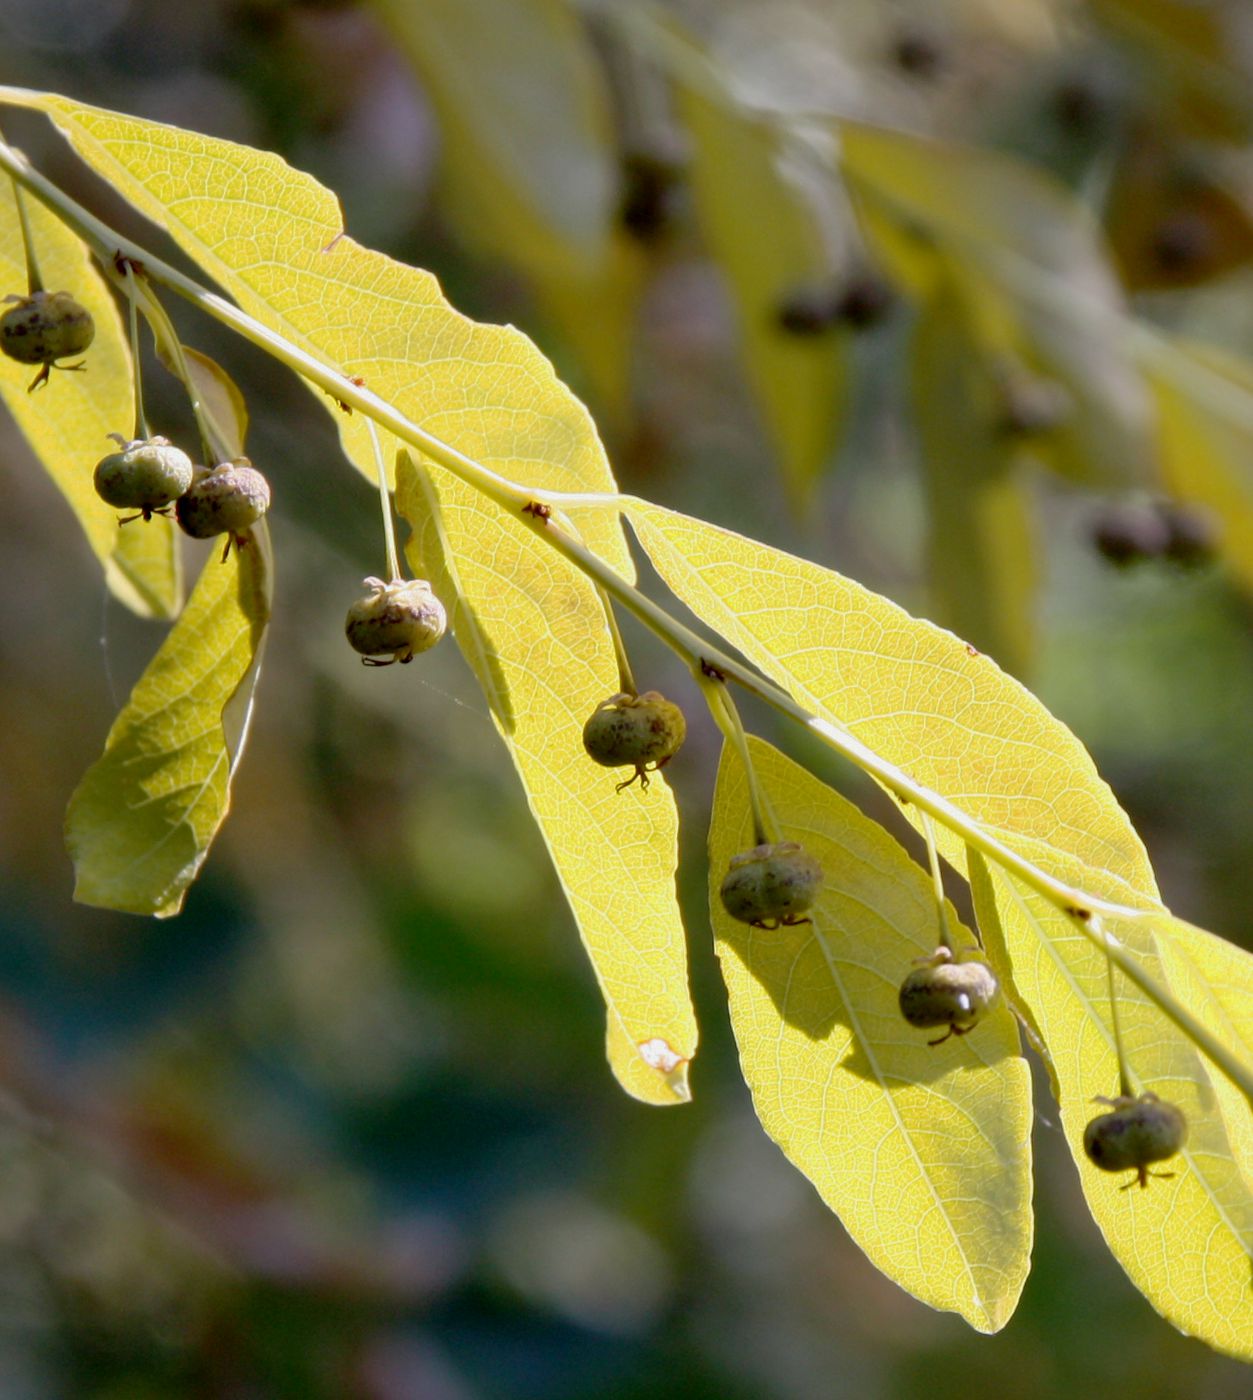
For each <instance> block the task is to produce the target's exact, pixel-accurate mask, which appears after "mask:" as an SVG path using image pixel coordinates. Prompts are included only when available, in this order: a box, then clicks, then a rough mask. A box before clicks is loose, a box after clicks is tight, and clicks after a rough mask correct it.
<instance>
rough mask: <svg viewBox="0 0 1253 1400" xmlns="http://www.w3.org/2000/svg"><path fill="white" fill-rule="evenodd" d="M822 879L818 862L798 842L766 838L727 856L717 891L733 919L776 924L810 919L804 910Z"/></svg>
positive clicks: (743, 921) (816, 894)
mask: <svg viewBox="0 0 1253 1400" xmlns="http://www.w3.org/2000/svg"><path fill="white" fill-rule="evenodd" d="M822 881H823V871H822V866H821V865H820V864H819V863H818V861H817V860H815V858H814V857H813V856H811V855H810V854H809V852H808V851H807V850H806V849H805V848H804V847H803V846H801V845H800V844H799V843H798V842H796V841H775V842H767V843H766V844H764V845H761V846H754V847H753V849H752V850H751V851H741V852H740V854H739V855H737V856H733V857H732V858H731V864H730V866H729V867H728V869H727V873H726V876H725V878H724V879H723V881H722V887H721V889H720V890H719V894H720V895H721V898H722V907H723V908H724V909H725V910H726V911H727V913H728V914H730V916H731V917H732V918H733V919H738V920H739V922H740V923H742V924H753V925H754V926H756V927H757V928H778V927H779V925H780V924H803V923H808V922H809V921H808V919H806V918H804V917H803V916H804V914H805V911H806V910H807V909H809V908H811V907H812V905H813V902H814V900H815V899H817V898H818V891H819V890H820V889H821V888H822Z"/></svg>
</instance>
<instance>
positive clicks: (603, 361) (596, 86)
mask: <svg viewBox="0 0 1253 1400" xmlns="http://www.w3.org/2000/svg"><path fill="white" fill-rule="evenodd" d="M373 3H374V8H375V9H376V10H377V11H378V13H379V14H380V16H381V17H382V19H383V22H384V23H385V24H386V25H387V27H388V28H389V29H390V30H391V32H392V34H393V35H394V36H395V38H396V41H397V43H398V44H399V45H400V48H401V50H402V52H404V53H405V54H406V55H407V56H408V58H409V59H410V61H411V62H412V63H413V65H414V67H415V68H416V69H417V71H418V73H419V74H420V75H421V79H422V85H423V90H424V91H425V93H426V94H427V96H428V97H429V98H430V100H431V103H432V105H433V106H434V108H435V111H436V114H437V116H438V118H439V126H440V138H441V140H440V145H441V161H442V164H441V174H442V178H443V181H444V184H445V188H446V192H447V195H448V199H449V207H450V209H451V210H452V212H453V215H454V217H455V218H456V220H457V224H458V227H459V228H460V229H461V230H462V232H463V234H464V236H465V238H466V239H467V241H468V242H469V244H470V245H471V246H472V247H478V248H480V249H481V250H483V251H484V252H485V253H486V254H488V255H489V256H491V257H493V258H499V259H501V260H502V261H504V262H505V263H506V264H507V265H509V266H512V267H515V268H518V269H519V270H520V271H521V272H522V273H523V274H524V275H525V276H526V277H527V278H528V279H529V280H530V281H531V283H532V284H533V285H534V286H535V288H536V290H537V292H538V294H539V297H540V301H541V303H542V304H543V306H544V307H545V309H546V310H547V311H548V312H549V314H550V315H552V316H553V317H554V319H555V320H556V321H557V323H558V325H559V326H560V327H561V330H562V332H563V334H564V335H565V336H566V337H567V338H568V339H569V341H570V343H571V345H572V346H573V347H574V349H575V351H576V352H577V355H578V358H579V360H580V361H581V363H582V366H583V368H584V370H585V372H587V373H588V376H589V379H590V380H591V382H592V383H593V384H594V386H595V388H596V390H597V392H598V393H600V394H601V395H602V396H603V397H604V398H605V401H606V403H607V405H608V406H609V407H610V408H611V409H612V410H613V411H614V412H615V413H616V414H618V415H619V416H620V417H621V416H624V415H625V411H626V405H627V401H628V393H629V372H630V347H631V338H632V337H631V326H632V322H633V320H634V314H635V305H636V300H637V295H638V291H639V287H640V283H641V279H642V275H643V265H642V260H641V258H640V256H639V254H638V251H637V250H636V249H635V248H634V247H632V246H631V245H630V243H629V241H628V240H627V239H625V238H624V237H623V236H621V234H620V232H619V230H618V229H617V228H616V225H615V215H616V205H617V199H618V167H617V158H616V154H615V151H614V146H613V139H612V123H611V118H610V112H609V103H608V95H607V93H606V91H605V87H604V79H603V77H602V75H601V72H600V69H599V67H598V65H597V63H596V61H595V57H594V55H593V53H592V51H591V48H590V46H589V44H588V41H587V39H586V37H585V35H584V33H583V32H582V28H581V26H580V23H579V21H578V19H577V18H576V17H575V15H574V13H573V11H572V9H571V7H570V6H569V4H567V3H566V0H477V3H475V4H473V5H467V4H464V3H462V0H424V2H423V3H422V4H420V5H414V4H410V3H408V0H373Z"/></svg>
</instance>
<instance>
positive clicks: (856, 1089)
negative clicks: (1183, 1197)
mask: <svg viewBox="0 0 1253 1400" xmlns="http://www.w3.org/2000/svg"><path fill="white" fill-rule="evenodd" d="M749 746H750V751H751V754H752V758H753V761H754V764H755V765H756V768H757V773H758V777H759V779H760V781H761V783H762V786H763V787H764V789H765V792H766V794H767V797H768V800H769V802H770V804H771V806H772V808H773V810H774V813H775V815H776V817H777V819H778V821H779V825H780V830H781V833H782V835H783V836H784V837H785V838H786V839H790V840H795V841H799V842H801V843H802V844H803V845H804V847H805V849H806V850H807V851H809V852H810V853H811V854H812V855H814V856H816V857H817V858H818V859H819V860H820V861H821V862H822V865H823V868H824V870H825V872H826V881H825V884H824V887H823V891H822V894H821V896H820V898H819V901H818V904H817V905H816V907H815V908H814V909H813V910H812V911H811V913H812V919H813V921H812V923H803V924H798V925H796V926H795V927H790V928H789V927H783V928H779V929H776V930H773V931H768V930H764V929H755V928H751V927H749V926H747V925H744V924H740V923H737V922H736V921H735V920H733V919H731V918H730V917H729V916H728V915H727V913H726V912H725V910H724V909H723V908H722V903H721V900H720V899H719V898H718V886H719V884H720V882H721V879H722V876H723V874H724V872H725V871H726V869H727V865H728V862H729V861H730V859H731V857H732V855H734V854H735V853H736V852H737V851H742V850H744V849H745V848H747V847H749V846H751V845H752V844H753V827H752V820H751V816H750V809H749V804H748V792H747V784H746V782H745V780H744V772H743V768H742V766H741V764H740V762H739V759H738V758H737V756H736V755H735V754H734V752H732V751H731V750H729V749H725V750H724V751H723V757H722V766H721V768H720V770H719V774H718V786H717V790H716V792H715V796H714V812H713V825H712V828H711V831H710V838H709V857H710V906H711V909H712V917H713V925H714V933H715V936H716V939H717V948H718V955H719V957H720V958H721V960H722V969H723V975H724V977H725V979H726V983H727V989H728V993H729V996H730V1006H731V1023H732V1026H733V1028H734V1030H735V1036H736V1041H737V1043H738V1045H739V1051H740V1063H741V1065H742V1067H743V1070H744V1075H745V1078H746V1079H747V1081H748V1084H749V1087H750V1088H751V1090H752V1092H753V1101H754V1104H755V1105H756V1108H757V1112H758V1114H759V1116H760V1117H761V1120H762V1123H763V1124H764V1126H765V1128H766V1131H767V1132H769V1134H770V1135H771V1137H773V1138H774V1139H775V1141H776V1142H778V1143H779V1145H780V1147H782V1149H783V1150H784V1152H785V1153H786V1154H787V1156H788V1157H789V1158H790V1159H791V1161H792V1162H794V1163H795V1165H796V1166H797V1167H799V1168H800V1170H801V1171H802V1172H804V1173H805V1175H806V1176H808V1177H809V1178H810V1180H811V1181H812V1182H813V1183H814V1185H815V1186H816V1187H817V1188H818V1191H819V1192H820V1194H821V1195H822V1198H823V1200H824V1201H825V1202H826V1203H827V1204H828V1205H829V1206H830V1207H831V1208H832V1210H834V1211H835V1212H836V1213H837V1214H838V1215H839V1216H840V1219H841V1220H842V1221H843V1222H844V1224H845V1226H846V1227H847V1229H848V1231H849V1233H850V1234H851V1235H852V1237H853V1238H854V1239H855V1240H856V1241H857V1243H858V1244H859V1245H860V1246H861V1247H862V1248H863V1249H864V1250H865V1251H866V1253H867V1254H868V1255H869V1256H870V1259H871V1260H872V1261H873V1263H874V1264H875V1265H877V1266H878V1267H879V1268H880V1269H882V1270H883V1271H884V1272H885V1273H886V1274H887V1275H888V1276H889V1277H890V1278H892V1279H893V1280H895V1282H897V1283H898V1284H900V1286H901V1287H902V1288H905V1289H907V1290H908V1291H909V1292H910V1293H913V1294H914V1295H915V1296H916V1297H918V1298H921V1299H922V1301H923V1302H925V1303H929V1304H930V1305H931V1306H932V1307H935V1308H943V1309H946V1310H949V1311H953V1312H958V1313H960V1314H961V1315H962V1316H963V1317H964V1318H965V1319H966V1321H967V1322H969V1323H970V1324H971V1326H972V1327H976V1328H978V1329H979V1330H980V1331H982V1332H995V1331H997V1330H999V1329H1000V1328H1001V1327H1003V1326H1004V1325H1005V1323H1006V1322H1007V1321H1008V1320H1009V1317H1010V1315H1011V1314H1012V1312H1013V1310H1014V1306H1015V1304H1016V1303H1017V1301H1018V1295H1019V1293H1020V1292H1021V1289H1022V1285H1023V1282H1024V1280H1025V1278H1026V1276H1027V1271H1028V1268H1029V1254H1030V1249H1031V1236H1032V1215H1031V1084H1030V1076H1029V1074H1028V1071H1027V1066H1026V1062H1025V1061H1024V1060H1023V1059H1022V1058H1021V1056H1020V1055H1019V1053H1018V1034H1017V1029H1016V1026H1015V1024H1014V1020H1013V1017H1012V1016H1011V1015H1010V1014H1009V1012H1008V1011H1007V1010H1005V1009H1004V1007H1001V1008H998V1009H997V1010H996V1011H995V1012H993V1013H992V1014H990V1015H989V1016H987V1018H986V1019H985V1020H984V1021H983V1022H981V1023H980V1024H979V1026H978V1027H977V1028H976V1029H975V1030H974V1031H973V1032H972V1033H970V1034H969V1035H965V1036H962V1037H956V1036H954V1037H951V1038H950V1039H948V1040H946V1041H945V1042H944V1043H943V1044H941V1045H929V1044H928V1043H927V1039H928V1037H927V1033H926V1032H924V1031H919V1030H916V1029H914V1028H912V1027H910V1026H908V1025H907V1024H906V1023H905V1022H904V1020H903V1019H902V1018H901V1014H900V1010H899V1008H898V1005H897V989H898V987H899V985H900V982H901V981H902V979H903V978H904V977H905V975H906V974H907V973H908V972H909V970H910V966H911V962H912V960H913V959H915V958H918V957H920V956H926V955H927V954H929V953H931V952H932V951H933V950H934V949H935V946H936V942H937V937H938V932H939V925H938V912H937V909H936V904H935V896H934V894H933V892H932V889H931V885H930V882H929V880H928V877H927V876H926V874H925V872H924V871H923V870H922V869H921V868H920V867H919V866H918V865H917V864H916V863H915V862H914V861H912V860H911V859H910V858H909V856H908V855H907V854H906V852H905V850H904V849H903V847H901V846H900V845H899V844H898V843H897V842H896V841H895V840H894V839H893V838H892V837H891V836H889V835H888V833H887V832H886V831H884V829H883V828H882V827H881V826H879V825H878V823H877V822H872V821H870V820H869V819H868V818H866V817H864V816H863V815H862V814H861V813H860V812H859V811H858V810H857V808H855V807H854V806H852V805H851V804H850V803H849V802H847V801H845V800H844V799H843V798H842V797H840V796H839V795H838V794H837V793H835V792H834V791H833V790H832V789H831V788H829V787H827V786H826V785H825V784H823V783H821V782H819V781H818V779H816V778H814V777H813V776H811V775H810V774H809V773H807V772H806V771H805V770H804V769H803V768H800V767H798V766H797V765H796V764H795V763H792V762H791V761H790V760H789V759H787V758H785V757H784V756H783V755H782V754H780V753H779V752H778V751H777V750H775V749H773V748H771V747H770V745H768V744H765V743H763V742H761V741H759V740H756V739H751V740H750V741H749ZM949 914H950V918H951V921H952V923H951V926H952V927H953V928H954V929H956V930H957V934H958V938H959V939H961V938H962V937H963V935H964V941H965V942H966V943H968V944H970V945H973V944H974V942H975V939H974V936H973V935H972V934H970V933H969V932H968V931H967V930H964V929H962V928H961V925H960V923H959V921H958V920H957V916H956V913H955V911H953V910H952V909H951V908H950V910H949Z"/></svg>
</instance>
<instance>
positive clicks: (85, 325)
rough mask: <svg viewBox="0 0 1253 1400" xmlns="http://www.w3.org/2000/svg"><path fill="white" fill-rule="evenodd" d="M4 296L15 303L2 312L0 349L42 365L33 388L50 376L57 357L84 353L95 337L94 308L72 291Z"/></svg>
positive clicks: (19, 358)
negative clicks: (89, 308)
mask: <svg viewBox="0 0 1253 1400" xmlns="http://www.w3.org/2000/svg"><path fill="white" fill-rule="evenodd" d="M5 300H6V301H11V302H14V303H15V305H13V306H11V307H10V308H9V309H8V310H7V311H6V312H5V313H4V315H3V316H0V350H3V351H4V353H5V354H6V355H7V356H8V357H9V359H11V360H17V361H18V362H19V363H20V364H24V365H42V366H43V369H42V370H40V372H39V373H38V374H37V375H36V376H35V378H34V381H33V382H32V383H31V386H30V387H31V388H32V389H37V388H38V387H39V386H40V385H41V384H42V383H43V382H44V380H45V379H47V377H48V371H49V369H50V368H51V367H52V366H53V365H54V364H56V362H57V361H58V360H63V359H65V358H66V357H67V356H69V355H81V354H82V353H83V351H84V350H86V349H87V347H88V346H89V345H90V344H91V342H92V340H93V339H94V337H95V334H96V323H95V322H94V321H93V320H92V319H91V312H90V311H88V310H87V308H86V307H85V306H80V305H79V304H78V302H76V301H75V300H74V298H73V297H72V296H71V295H70V294H69V292H32V293H31V294H30V296H26V297H18V296H11V297H6V298H5ZM62 368H64V369H79V368H81V366H79V365H65V366H62Z"/></svg>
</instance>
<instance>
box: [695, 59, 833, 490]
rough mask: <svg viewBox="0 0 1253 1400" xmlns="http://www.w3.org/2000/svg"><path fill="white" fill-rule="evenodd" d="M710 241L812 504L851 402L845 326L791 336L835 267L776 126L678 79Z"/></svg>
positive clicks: (797, 483)
mask: <svg viewBox="0 0 1253 1400" xmlns="http://www.w3.org/2000/svg"><path fill="white" fill-rule="evenodd" d="M680 116H681V118H682V120H683V123H684V125H685V127H686V129H687V131H688V134H689V135H690V137H691V138H692V143H693V153H692V180H693V185H694V189H695V193H696V203H697V210H698V213H699V215H700V219H701V224H702V227H703V230H704V234H705V238H706V240H707V242H708V244H709V247H710V250H711V252H712V253H713V255H714V258H715V260H716V261H717V263H718V265H719V267H720V268H721V269H722V272H723V274H724V276H725V277H726V279H727V282H728V284H729V287H730V291H731V294H732V296H733V297H734V299H735V303H736V307H737V310H738V313H739V331H740V347H741V351H742V353H743V357H744V361H745V366H746V368H747V371H748V376H749V379H750V381H751V383H752V385H753V388H754V389H755V391H756V394H757V398H758V401H759V403H760V405H761V410H762V412H763V414H764V416H765V420H766V425H767V428H768V429H769V433H770V437H771V439H772V441H773V443H774V448H775V451H776V452H777V454H778V456H779V459H780V462H781V464H782V466H783V470H784V475H785V477H786V479H787V482H788V486H789V488H790V490H791V493H792V495H793V498H794V500H796V501H797V502H798V503H802V504H803V503H804V501H805V500H806V499H807V498H808V497H809V495H810V494H811V493H812V491H813V487H814V483H815V480H816V478H817V477H818V475H819V474H820V472H821V471H822V469H823V467H824V465H825V464H826V463H827V462H828V460H829V459H830V457H831V454H832V452H833V451H834V447H835V442H834V438H835V430H836V425H837V424H838V422H839V420H840V417H841V415H842V413H843V412H844V409H845V404H846V399H847V388H848V385H847V375H848V358H849V335H850V332H849V330H848V328H847V326H841V327H836V326H830V327H827V328H825V329H822V330H819V331H817V332H816V333H814V334H795V333H792V334H789V332H788V331H787V330H785V329H784V327H783V326H782V324H781V320H780V317H781V314H782V312H783V309H784V307H785V306H786V305H787V304H788V302H789V301H790V300H791V299H792V298H794V297H796V296H797V295H798V294H799V295H805V294H813V293H815V292H816V293H817V294H818V295H820V296H821V295H823V294H827V295H828V296H830V295H833V290H834V285H835V269H834V268H833V266H832V258H831V251H830V249H829V248H828V247H827V246H826V245H825V243H824V237H823V232H822V229H821V227H820V224H819V217H818V213H817V211H816V210H815V209H814V208H813V207H812V205H811V204H810V203H809V202H808V201H807V199H806V197H805V195H804V193H803V192H802V190H801V188H799V187H798V186H797V185H796V184H795V183H793V182H792V181H791V180H789V179H788V178H786V177H785V175H784V174H783V172H782V170H781V168H780V164H779V161H780V153H779V150H778V146H777V142H776V141H775V139H774V137H773V135H772V133H771V132H770V130H769V129H768V128H767V127H766V126H765V125H763V123H761V122H760V121H756V120H754V119H753V118H752V117H751V116H749V115H747V114H746V113H744V112H743V111H742V110H740V109H739V108H737V107H736V106H735V104H734V103H733V102H732V101H731V100H730V99H729V98H726V99H723V100H719V99H717V98H715V97H712V96H709V95H707V94H706V93H705V92H702V91H700V90H699V89H698V88H697V87H696V86H694V85H692V86H684V87H681V88H680Z"/></svg>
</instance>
